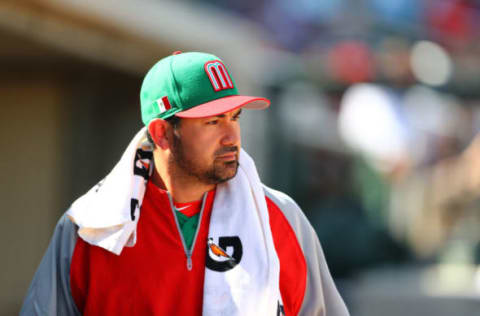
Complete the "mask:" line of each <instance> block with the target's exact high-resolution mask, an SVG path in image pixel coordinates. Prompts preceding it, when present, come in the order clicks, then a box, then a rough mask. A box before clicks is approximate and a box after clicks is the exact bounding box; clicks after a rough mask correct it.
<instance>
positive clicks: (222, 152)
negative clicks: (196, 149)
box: [215, 146, 238, 156]
mask: <svg viewBox="0 0 480 316" xmlns="http://www.w3.org/2000/svg"><path fill="white" fill-rule="evenodd" d="M228 153H238V147H237V146H227V147H222V148H220V149H218V150H217V151H216V152H215V155H216V156H221V155H225V154H228Z"/></svg>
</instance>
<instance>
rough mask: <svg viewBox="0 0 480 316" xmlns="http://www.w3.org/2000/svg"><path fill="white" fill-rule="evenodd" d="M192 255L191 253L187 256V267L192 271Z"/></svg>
mask: <svg viewBox="0 0 480 316" xmlns="http://www.w3.org/2000/svg"><path fill="white" fill-rule="evenodd" d="M192 266H193V264H192V257H191V256H190V255H188V256H187V269H188V271H192Z"/></svg>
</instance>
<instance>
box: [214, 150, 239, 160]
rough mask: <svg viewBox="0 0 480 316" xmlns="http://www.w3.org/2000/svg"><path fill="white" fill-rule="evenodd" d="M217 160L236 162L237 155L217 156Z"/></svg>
mask: <svg viewBox="0 0 480 316" xmlns="http://www.w3.org/2000/svg"><path fill="white" fill-rule="evenodd" d="M217 159H220V160H237V153H236V152H234V153H227V154H223V155H220V156H217Z"/></svg>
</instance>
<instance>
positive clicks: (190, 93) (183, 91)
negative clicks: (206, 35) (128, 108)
mask: <svg viewBox="0 0 480 316" xmlns="http://www.w3.org/2000/svg"><path fill="white" fill-rule="evenodd" d="M224 72H226V73H224ZM233 95H238V91H237V88H236V85H235V82H234V80H233V78H232V76H231V75H230V73H229V72H228V70H227V68H226V66H225V65H224V64H223V62H222V61H221V60H220V59H219V58H218V57H216V56H214V55H211V54H206V53H198V52H190V53H179V54H174V55H171V56H168V57H165V58H163V59H161V60H160V61H158V62H157V63H156V64H155V65H154V66H153V67H152V68H151V69H150V70H149V71H148V73H147V75H146V76H145V79H144V80H143V84H142V88H141V91H140V104H141V111H142V121H143V123H144V124H145V125H148V123H150V121H151V120H153V119H154V118H160V119H166V118H169V117H171V116H173V115H175V114H176V113H179V112H181V111H185V110H187V109H190V108H192V107H195V106H197V105H201V104H203V103H206V102H209V101H213V100H216V99H219V98H223V97H226V96H233Z"/></svg>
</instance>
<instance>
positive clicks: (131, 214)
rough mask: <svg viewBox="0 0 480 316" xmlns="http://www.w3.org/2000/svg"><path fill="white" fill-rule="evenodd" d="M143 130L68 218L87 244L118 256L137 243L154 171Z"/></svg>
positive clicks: (77, 204) (74, 204) (76, 202)
mask: <svg viewBox="0 0 480 316" xmlns="http://www.w3.org/2000/svg"><path fill="white" fill-rule="evenodd" d="M145 133H146V128H145V127H144V128H142V129H141V130H140V131H139V132H138V133H137V134H136V135H135V137H134V138H133V140H132V141H131V142H130V144H129V145H128V147H127V149H126V150H125V153H124V154H123V155H122V158H121V159H120V161H119V162H118V163H117V165H116V166H115V167H114V168H113V170H112V171H111V172H110V173H109V174H108V175H107V176H106V177H105V179H103V180H102V181H100V183H99V184H97V185H96V186H94V187H93V188H91V189H90V190H89V191H88V192H87V193H86V194H85V195H83V196H81V197H80V198H78V199H77V200H76V201H75V202H74V203H73V204H72V207H71V208H70V209H69V210H68V211H67V215H68V216H69V217H70V218H71V219H72V221H73V222H74V223H75V224H77V225H78V227H79V229H78V235H79V236H80V237H81V238H82V239H83V240H85V241H86V242H87V243H89V244H92V245H96V246H100V247H102V248H105V249H106V250H108V251H111V252H113V253H115V254H117V255H119V254H120V253H121V252H122V249H123V247H124V246H126V245H127V246H133V245H135V242H136V231H135V229H136V227H137V222H138V219H139V218H140V207H141V205H142V202H143V196H144V194H145V189H146V184H147V180H148V176H149V175H151V173H152V171H153V161H152V150H153V148H152V146H151V145H150V144H149V143H148V142H147V141H146V138H145Z"/></svg>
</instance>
